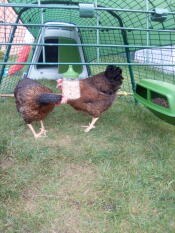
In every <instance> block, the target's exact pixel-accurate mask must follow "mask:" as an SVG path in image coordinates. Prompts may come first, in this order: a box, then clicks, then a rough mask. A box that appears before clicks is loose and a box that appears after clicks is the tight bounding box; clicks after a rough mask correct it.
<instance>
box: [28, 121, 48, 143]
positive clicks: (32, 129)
mask: <svg viewBox="0 0 175 233" xmlns="http://www.w3.org/2000/svg"><path fill="white" fill-rule="evenodd" d="M40 124H41V128H40V132H39V133H36V131H35V130H34V128H33V126H32V124H27V125H28V127H29V129H30V130H31V131H32V133H33V136H34V138H35V139H37V138H39V137H45V136H46V132H47V131H46V130H45V127H44V124H43V121H40Z"/></svg>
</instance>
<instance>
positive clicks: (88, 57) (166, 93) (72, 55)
mask: <svg viewBox="0 0 175 233" xmlns="http://www.w3.org/2000/svg"><path fill="white" fill-rule="evenodd" d="M108 70H111V72H112V73H113V71H114V70H115V75H106V74H107V73H108ZM96 76H99V77H102V80H105V81H104V83H105V84H104V83H103V85H104V86H103V85H102V86H101V84H100V83H101V80H100V79H99V81H98V82H96V81H95V82H93V81H92V82H91V81H89V80H91V79H90V78H89V77H91V78H92V80H96V78H94V77H96ZM109 77H110V78H109ZM111 77H112V79H111ZM26 78H27V79H26ZM123 78H124V79H123ZM28 79H30V80H28ZM34 79H37V80H41V79H47V80H55V84H56V81H57V83H58V87H60V88H62V95H63V94H64V92H65V88H64V87H65V86H66V85H68V86H69V95H71V96H73V97H71V98H72V99H71V100H68V99H66V97H65V96H64V95H65V94H64V95H63V96H62V97H61V96H59V95H58V94H57V95H56V94H53V93H52V90H48V89H47V87H43V88H44V89H45V90H46V89H47V91H46V92H44V93H42V94H43V95H44V97H43V96H42V97H41V96H40V97H37V98H35V101H36V103H37V104H38V105H37V106H40V104H39V103H40V102H42V107H43V106H45V107H46V106H47V107H48V105H49V104H51V108H49V109H50V110H48V112H49V111H51V110H52V109H53V107H54V105H55V104H58V103H59V102H60V101H61V102H60V103H68V104H70V105H71V106H72V107H74V108H75V109H78V110H81V111H87V112H88V113H89V114H90V115H91V116H92V117H93V119H92V122H91V124H90V125H89V126H88V127H87V128H86V131H89V130H90V129H91V128H93V127H94V124H95V122H96V120H97V119H98V117H99V115H100V114H101V113H102V112H103V111H105V110H106V109H107V108H108V107H109V106H110V105H111V104H112V102H113V99H114V97H115V96H113V95H116V92H117V93H118V95H126V98H127V96H128V95H133V99H135V101H138V102H141V103H142V104H144V105H145V106H146V107H147V108H148V109H150V110H151V111H152V112H153V113H155V114H156V115H157V116H159V117H160V118H161V119H163V120H166V121H168V122H169V123H172V124H175V107H174V106H175V104H174V103H175V94H174V93H175V3H174V1H172V0H154V1H153V0H141V1H140V0H136V1H131V0H126V1H123V0H118V1H115V0H111V1H108V0H94V1H92V0H85V1H84V0H82V1H78V0H63V1H62V0H61V1H60V0H50V1H49V0H43V1H41V0H35V1H34V0H23V1H20V0H1V3H0V96H1V97H3V98H1V99H0V104H5V103H6V102H5V101H4V100H5V99H4V98H7V97H9V96H12V97H13V96H14V95H13V93H14V89H15V87H16V86H17V84H18V87H19V83H18V82H19V80H28V81H26V83H27V85H29V84H28V83H30V82H31V83H34V86H35V85H36V86H37V85H39V84H38V82H37V81H32V80H34ZM69 80H72V81H71V82H69ZM109 80H110V81H109ZM111 80H112V81H111ZM20 82H23V81H20ZM102 82H103V81H102ZM116 82H117V84H116ZM31 83H30V85H32V84H31ZM66 83H67V84H66ZM82 83H83V84H82ZM85 83H88V85H90V86H87V87H86V89H84V85H85ZM112 83H113V84H112ZM114 83H115V84H114ZM30 85H29V86H30ZM77 85H78V86H77ZM73 86H74V88H73ZM38 87H39V86H38ZM77 87H78V89H77ZM107 87H108V88H107ZM71 88H73V89H71ZM88 88H89V89H88ZM91 88H92V89H93V90H92V92H89V90H90V89H91ZM119 88H121V89H120V91H118V89H119ZM24 89H25V88H24ZM15 90H17V88H16V89H15ZM66 90H67V89H66ZM71 90H72V91H71ZM77 90H79V91H81V95H82V90H84V92H83V93H84V94H83V96H88V100H87V99H86V100H85V102H86V103H87V102H88V101H89V102H91V103H92V102H93V101H94V98H93V100H92V99H91V98H90V96H91V97H92V96H93V91H95V92H96V94H97V96H98V97H97V99H95V100H96V101H97V100H98V101H104V98H107V99H108V100H106V101H109V99H110V101H109V102H110V103H108V104H107V105H105V107H104V106H103V107H102V108H101V107H99V106H98V107H97V105H98V104H97V105H96V108H101V109H100V111H99V112H100V113H99V114H94V115H93V114H92V109H93V108H92V106H91V107H88V110H87V107H83V104H84V102H83V103H82V102H81V101H80V102H81V106H77V104H74V103H73V102H76V99H81V97H82V96H80V93H79V92H77ZM70 92H71V93H70ZM15 93H16V92H15ZM46 93H47V94H48V95H49V97H48V98H49V101H51V102H48V100H46V99H47V98H46V96H45V94H46ZM87 93H88V94H87ZM89 93H90V94H89ZM40 94H41V93H40ZM55 95H56V96H55ZM76 95H77V97H76V98H75V96H76ZM100 95H103V98H102V99H100V97H99V96H100ZM105 95H108V97H107V96H105ZM16 96H17V95H16V94H15V97H16ZM104 96H105V97H104ZM93 97H94V96H93ZM43 99H44V100H43ZM130 99H131V98H130ZM18 101H19V100H18V99H17V97H16V102H17V109H18V110H19V108H18V107H19V106H18V104H19V102H18ZM93 103H94V102H93ZM98 103H99V102H98ZM105 104H106V102H105ZM133 104H134V101H133ZM75 105H76V106H75ZM108 105H109V106H108ZM106 106H108V107H106ZM40 107H41V106H40ZM47 107H46V108H47ZM89 108H90V109H89ZM102 109H103V110H102ZM95 110H96V109H95ZM20 111H21V110H19V112H20ZM22 115H23V112H22ZM46 115H47V114H44V117H45V116H46ZM44 117H43V118H34V119H30V120H29V121H28V120H26V122H27V124H30V123H31V122H32V121H33V120H40V121H41V132H40V133H39V134H37V133H36V132H35V131H34V129H33V128H32V126H31V125H30V126H29V128H30V129H31V130H32V132H33V134H34V136H35V137H37V136H38V135H40V134H45V132H46V131H45V129H44V126H43V122H42V120H43V119H44ZM23 118H24V120H25V117H24V115H23Z"/></svg>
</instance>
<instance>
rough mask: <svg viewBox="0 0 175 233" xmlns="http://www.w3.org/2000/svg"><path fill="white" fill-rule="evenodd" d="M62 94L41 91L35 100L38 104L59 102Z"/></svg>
mask: <svg viewBox="0 0 175 233" xmlns="http://www.w3.org/2000/svg"><path fill="white" fill-rule="evenodd" d="M61 99H62V96H61V95H57V94H53V93H43V94H41V95H39V96H38V98H37V101H38V103H39V104H59V103H60V102H61Z"/></svg>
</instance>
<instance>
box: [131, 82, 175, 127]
mask: <svg viewBox="0 0 175 233" xmlns="http://www.w3.org/2000/svg"><path fill="white" fill-rule="evenodd" d="M134 97H135V99H136V100H137V101H138V102H140V103H142V104H143V105H145V106H146V107H147V108H148V109H149V110H150V111H151V112H153V113H154V114H155V115H156V116H157V117H159V118H160V119H162V120H164V121H166V122H168V123H170V124H173V125H175V85H173V84H171V83H167V82H163V81H158V80H152V79H143V80H142V81H141V82H139V83H137V84H136V91H135V93H134Z"/></svg>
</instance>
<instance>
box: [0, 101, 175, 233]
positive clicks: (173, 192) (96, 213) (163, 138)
mask: <svg viewBox="0 0 175 233" xmlns="http://www.w3.org/2000/svg"><path fill="white" fill-rule="evenodd" d="M125 98H126V97H119V98H118V99H117V101H116V102H115V103H114V105H113V106H112V107H111V108H110V109H109V110H108V111H107V112H105V113H104V114H103V115H102V117H101V119H100V120H99V121H98V122H97V124H96V128H95V129H93V130H92V131H91V132H89V133H84V132H83V128H81V126H82V125H85V124H87V123H88V121H89V120H90V117H88V116H87V115H85V114H83V113H79V112H76V111H75V110H73V109H72V108H71V107H69V106H67V105H62V106H59V107H56V108H55V109H54V111H53V112H52V113H51V114H50V115H49V116H48V117H47V118H46V120H45V126H46V129H47V130H48V137H46V138H40V139H38V140H35V139H34V138H33V136H32V133H31V132H30V131H29V129H28V128H27V127H26V125H25V124H24V122H23V120H22V118H21V117H20V116H19V115H18V113H17V111H16V109H15V105H14V100H13V99H8V100H5V101H4V102H0V135H1V136H0V175H1V183H0V206H1V208H0V232H2V233H16V232H18V233H19V232H20V233H54V232H55V233H125V232H126V233H142V232H144V233H171V232H172V233H174V232H175V168H174V160H175V152H174V151H175V149H174V148H175V127H174V126H171V125H168V124H167V123H165V122H163V121H161V120H159V119H158V118H156V117H155V116H154V115H152V113H150V112H149V111H148V110H146V109H145V108H144V107H143V106H141V105H137V106H135V105H134V104H133V103H132V102H131V101H127V100H126V99H125ZM34 125H35V127H36V128H38V127H39V125H38V123H36V124H34Z"/></svg>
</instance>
